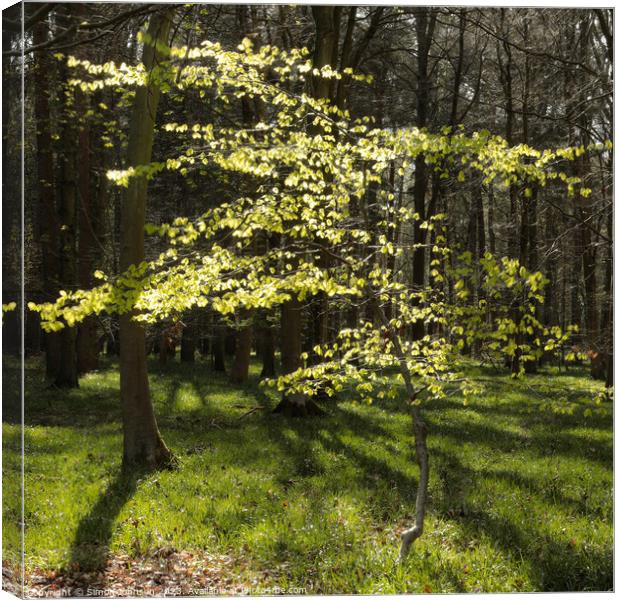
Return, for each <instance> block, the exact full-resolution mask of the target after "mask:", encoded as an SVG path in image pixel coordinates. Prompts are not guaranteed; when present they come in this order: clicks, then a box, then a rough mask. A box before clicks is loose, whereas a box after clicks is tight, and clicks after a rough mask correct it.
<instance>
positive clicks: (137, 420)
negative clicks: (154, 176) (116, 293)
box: [120, 9, 173, 468]
mask: <svg viewBox="0 0 620 600" xmlns="http://www.w3.org/2000/svg"><path fill="white" fill-rule="evenodd" d="M171 16H172V9H167V10H166V11H165V12H159V13H156V14H154V15H153V16H152V17H151V21H150V23H149V27H148V32H147V34H148V38H149V39H151V40H153V43H147V44H145V46H144V51H143V57H142V62H143V63H144V67H145V70H146V72H147V73H148V74H149V81H148V82H147V84H146V85H145V86H141V87H138V88H137V89H136V95H135V99H134V105H133V110H132V118H131V128H130V132H129V147H128V166H133V167H135V166H138V165H144V164H148V163H149V162H150V160H151V152H152V148H153V136H154V127H155V116H156V114H157V104H158V101H159V94H160V90H159V87H158V85H157V83H156V81H157V78H156V77H152V75H153V71H154V70H155V69H156V68H157V67H158V66H159V64H160V63H161V61H162V60H163V59H164V56H163V55H162V53H161V50H160V49H159V48H156V45H157V46H160V45H165V44H167V43H168V36H169V32H170V25H171ZM146 197H147V180H146V178H145V177H133V178H131V179H130V181H129V185H128V188H127V191H126V194H125V198H124V201H123V203H122V208H121V255H120V263H121V270H122V271H125V270H126V269H128V268H129V267H130V266H131V265H137V264H139V263H141V262H142V261H144V223H145V212H146ZM132 316H133V315H132V313H131V312H130V313H124V314H122V315H121V316H120V350H121V355H120V376H121V377H120V378H121V403H122V408H123V433H124V454H123V465H124V467H125V468H132V467H146V468H157V467H161V466H166V465H169V464H170V463H171V461H172V458H173V457H172V453H171V452H170V450H168V448H167V447H166V445H165V443H164V441H163V440H162V438H161V436H160V434H159V430H158V428H157V422H156V420H155V412H154V410H153V403H152V402H151V396H150V392H149V380H148V373H147V363H146V338H145V331H144V328H143V327H142V325H140V324H139V323H137V322H136V321H134V320H133V319H132Z"/></svg>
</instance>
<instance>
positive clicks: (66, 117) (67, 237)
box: [54, 6, 78, 388]
mask: <svg viewBox="0 0 620 600" xmlns="http://www.w3.org/2000/svg"><path fill="white" fill-rule="evenodd" d="M66 10H67V11H68V15H69V16H71V15H72V12H73V11H72V9H71V8H69V7H68V6H67V7H66ZM61 22H62V23H66V22H68V21H66V19H65V16H64V15H63V17H62V20H61ZM65 70H66V68H65V69H63V71H65ZM63 110H64V113H63V115H62V119H63V124H62V132H61V141H62V148H63V151H62V155H61V156H60V190H59V191H60V202H59V211H58V216H59V221H60V256H59V282H60V287H61V288H63V289H68V290H72V289H74V288H75V286H76V284H77V255H76V229H77V221H76V216H77V213H76V211H77V195H78V181H77V158H78V157H77V145H76V141H77V137H78V133H77V129H76V122H75V119H74V117H73V116H72V115H71V114H70V112H69V107H68V106H64V107H63ZM76 335H77V330H76V328H75V327H65V328H64V329H62V330H61V332H60V361H59V364H58V370H57V372H56V377H55V380H54V384H55V385H56V386H57V387H63V388H72V387H77V386H78V375H77V353H76Z"/></svg>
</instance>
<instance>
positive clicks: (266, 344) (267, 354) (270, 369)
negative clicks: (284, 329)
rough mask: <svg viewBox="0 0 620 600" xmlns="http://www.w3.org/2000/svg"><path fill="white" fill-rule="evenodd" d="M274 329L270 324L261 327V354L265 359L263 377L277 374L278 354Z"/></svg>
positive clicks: (261, 373)
mask: <svg viewBox="0 0 620 600" xmlns="http://www.w3.org/2000/svg"><path fill="white" fill-rule="evenodd" d="M273 338H274V336H273V329H271V327H269V325H264V326H263V327H261V328H260V332H259V340H260V354H261V359H262V361H263V368H262V370H261V372H260V376H261V377H274V376H275V374H276V356H275V344H274V339H273Z"/></svg>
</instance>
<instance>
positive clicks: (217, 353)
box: [212, 325, 226, 373]
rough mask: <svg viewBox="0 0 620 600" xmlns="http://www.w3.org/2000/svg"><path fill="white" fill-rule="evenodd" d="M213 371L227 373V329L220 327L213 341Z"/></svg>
mask: <svg viewBox="0 0 620 600" xmlns="http://www.w3.org/2000/svg"><path fill="white" fill-rule="evenodd" d="M212 351H213V370H214V371H216V372H217V373H226V328H225V327H224V326H223V325H218V326H217V328H216V332H215V339H214V340H213V348H212Z"/></svg>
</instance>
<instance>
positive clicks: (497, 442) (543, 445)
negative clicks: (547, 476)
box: [427, 414, 613, 466]
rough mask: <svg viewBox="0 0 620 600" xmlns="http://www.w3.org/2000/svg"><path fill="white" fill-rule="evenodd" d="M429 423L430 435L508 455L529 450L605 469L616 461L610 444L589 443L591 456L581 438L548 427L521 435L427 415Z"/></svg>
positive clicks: (599, 441) (488, 426)
mask: <svg viewBox="0 0 620 600" xmlns="http://www.w3.org/2000/svg"><path fill="white" fill-rule="evenodd" d="M427 420H428V422H429V435H432V433H433V432H434V433H436V434H439V435H441V436H448V437H451V438H453V439H455V440H458V441H460V442H470V443H475V444H477V445H480V446H486V447H488V448H492V449H493V450H498V451H501V452H505V453H509V452H514V451H515V450H516V449H517V448H526V449H527V450H528V451H529V452H532V453H536V454H538V455H539V456H551V455H556V454H562V455H565V456H570V457H576V456H581V457H582V458H585V459H587V460H589V461H593V462H598V463H601V464H602V465H604V466H609V465H611V462H612V459H613V452H612V447H611V444H610V443H607V442H605V441H601V440H594V439H592V440H588V447H589V448H592V451H591V453H590V454H586V453H585V452H584V447H583V442H582V441H581V440H580V439H579V438H577V439H576V438H575V436H573V435H571V434H565V433H559V432H556V431H553V430H550V429H549V428H546V429H542V428H540V427H536V428H528V429H529V431H528V433H523V434H520V433H514V432H511V431H506V430H505V429H500V428H497V427H492V426H491V425H489V424H488V423H475V422H471V421H463V423H462V425H459V424H458V423H446V422H442V423H440V424H439V423H436V422H435V421H434V418H433V415H432V414H429V415H428V417H427ZM431 430H433V431H431ZM536 430H538V431H536Z"/></svg>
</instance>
